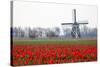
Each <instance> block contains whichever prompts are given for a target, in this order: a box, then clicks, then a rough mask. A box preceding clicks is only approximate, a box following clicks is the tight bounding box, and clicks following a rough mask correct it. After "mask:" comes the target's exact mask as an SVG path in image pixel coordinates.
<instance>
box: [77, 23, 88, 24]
mask: <svg viewBox="0 0 100 67" xmlns="http://www.w3.org/2000/svg"><path fill="white" fill-rule="evenodd" d="M78 24H88V23H78Z"/></svg>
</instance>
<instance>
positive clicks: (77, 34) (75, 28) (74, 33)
mask: <svg viewBox="0 0 100 67" xmlns="http://www.w3.org/2000/svg"><path fill="white" fill-rule="evenodd" d="M73 18H74V23H62V25H72V30H71V36H72V37H73V38H80V37H81V34H80V28H79V25H83V24H88V23H78V22H77V21H76V9H73Z"/></svg>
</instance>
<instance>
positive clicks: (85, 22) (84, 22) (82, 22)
mask: <svg viewBox="0 0 100 67" xmlns="http://www.w3.org/2000/svg"><path fill="white" fill-rule="evenodd" d="M78 24H88V21H87V20H86V21H79V23H78Z"/></svg>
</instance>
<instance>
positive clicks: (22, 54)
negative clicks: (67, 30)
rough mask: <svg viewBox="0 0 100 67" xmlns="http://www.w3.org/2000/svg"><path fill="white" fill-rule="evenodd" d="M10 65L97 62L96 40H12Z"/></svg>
mask: <svg viewBox="0 0 100 67" xmlns="http://www.w3.org/2000/svg"><path fill="white" fill-rule="evenodd" d="M12 54H13V58H12V65H14V66H19V65H39V64H58V63H72V62H88V61H97V40H94V39H93V40H91V39H89V40H86V39H77V40H76V39H64V40H58V39H43V40H38V39H35V40H14V41H13V49H12Z"/></svg>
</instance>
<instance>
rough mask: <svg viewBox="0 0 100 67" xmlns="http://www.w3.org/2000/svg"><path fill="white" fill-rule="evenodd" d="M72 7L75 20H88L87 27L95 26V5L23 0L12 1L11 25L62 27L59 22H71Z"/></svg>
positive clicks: (80, 21)
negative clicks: (28, 0)
mask: <svg viewBox="0 0 100 67" xmlns="http://www.w3.org/2000/svg"><path fill="white" fill-rule="evenodd" d="M73 9H76V20H77V22H79V23H82V22H88V24H87V26H88V27H91V28H94V27H97V20H98V18H97V6H93V5H92V6H90V5H72V4H56V3H40V2H24V1H14V6H13V26H14V27H22V28H25V27H31V28H34V27H42V28H48V27H49V28H53V27H60V28H62V25H61V23H73V13H72V10H73ZM81 26H82V25H81ZM67 27H71V26H70V25H69V26H68V25H67Z"/></svg>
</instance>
